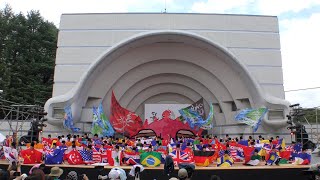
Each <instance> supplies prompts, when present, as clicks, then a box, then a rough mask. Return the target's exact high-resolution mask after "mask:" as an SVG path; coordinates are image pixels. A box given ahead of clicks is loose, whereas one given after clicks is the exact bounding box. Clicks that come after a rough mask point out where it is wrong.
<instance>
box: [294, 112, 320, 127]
mask: <svg viewBox="0 0 320 180" xmlns="http://www.w3.org/2000/svg"><path fill="white" fill-rule="evenodd" d="M302 112H303V113H304V114H305V115H304V116H302V117H298V118H297V119H296V120H297V121H300V122H301V123H307V122H306V119H307V120H308V122H309V123H311V124H315V123H316V120H317V117H318V123H320V109H319V108H318V109H316V108H308V109H302ZM305 118H306V119H305Z"/></svg>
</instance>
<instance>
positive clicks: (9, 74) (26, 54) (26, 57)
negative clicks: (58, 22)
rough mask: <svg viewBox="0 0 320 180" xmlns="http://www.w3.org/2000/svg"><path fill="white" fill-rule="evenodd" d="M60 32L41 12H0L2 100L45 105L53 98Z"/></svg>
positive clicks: (7, 10)
mask: <svg viewBox="0 0 320 180" xmlns="http://www.w3.org/2000/svg"><path fill="white" fill-rule="evenodd" d="M57 34H58V30H57V28H56V26H55V25H54V24H53V23H50V22H48V21H46V20H44V19H43V17H41V15H40V13H39V11H34V10H32V11H30V12H28V14H27V15H23V14H22V13H19V14H14V13H13V11H12V9H11V7H10V6H8V5H7V6H6V7H5V8H4V9H3V10H0V89H3V91H4V92H3V95H2V96H3V98H4V99H7V100H10V101H14V102H17V103H20V104H38V105H41V106H42V105H43V104H44V103H45V101H46V100H47V99H49V98H50V97H51V94H52V85H53V71H54V62H55V53H56V44H57Z"/></svg>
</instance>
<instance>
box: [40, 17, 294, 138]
mask: <svg viewBox="0 0 320 180" xmlns="http://www.w3.org/2000/svg"><path fill="white" fill-rule="evenodd" d="M112 90H114V92H115V95H116V97H117V99H118V100H119V102H120V104H121V105H122V106H123V107H126V108H128V109H129V110H132V111H135V112H136V113H138V114H139V115H141V116H142V117H143V114H144V104H145V103H148V104H152V103H162V104H163V103H181V104H191V103H192V102H194V101H197V100H198V99H200V97H203V98H204V99H205V104H206V109H208V107H209V104H210V103H213V104H214V108H215V111H216V112H215V125H225V124H235V121H234V120H233V119H234V115H235V114H236V113H237V111H238V110H240V109H243V108H247V107H268V108H269V110H270V112H269V113H268V115H267V116H266V118H265V119H264V123H263V125H262V128H260V129H259V131H261V132H279V131H280V130H281V129H283V127H285V126H286V119H285V115H286V114H287V113H288V105H289V103H288V102H287V101H285V100H284V89H283V75H282V64H281V51H280V38H279V29H278V20H277V17H274V16H251V15H222V14H169V13H168V14H167V13H164V14H149V13H147V14H143V13H142V14H139V13H133V14H132V13H128V14H126V13H125V14H122V13H120V14H63V15H62V17H61V22H60V31H59V38H58V49H57V57H56V67H55V76H54V87H53V98H51V99H50V100H48V101H47V102H46V105H45V109H46V111H47V112H48V119H49V122H50V123H51V124H52V125H58V126H60V125H61V124H62V121H61V119H62V113H63V107H64V106H66V105H71V106H72V111H73V117H74V121H75V122H79V123H81V122H82V123H86V122H87V126H88V127H89V126H90V123H89V122H91V119H92V118H91V117H92V112H91V108H92V106H93V105H98V104H99V103H100V102H101V101H102V102H103V105H104V109H105V110H106V113H107V115H109V109H110V101H111V100H110V99H111V92H112ZM207 113H208V112H207ZM81 127H82V126H81ZM50 128H51V127H50ZM56 128H57V127H56ZM223 132H224V133H230V132H233V133H243V132H251V130H250V128H247V127H246V126H241V127H240V126H239V127H229V128H224V130H223Z"/></svg>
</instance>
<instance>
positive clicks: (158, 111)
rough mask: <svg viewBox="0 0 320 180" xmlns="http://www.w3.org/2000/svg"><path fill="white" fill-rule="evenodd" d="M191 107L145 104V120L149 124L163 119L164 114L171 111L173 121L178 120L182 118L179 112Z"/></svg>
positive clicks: (185, 105) (186, 105) (184, 105)
mask: <svg viewBox="0 0 320 180" xmlns="http://www.w3.org/2000/svg"><path fill="white" fill-rule="evenodd" d="M188 106H190V104H145V106H144V118H145V119H147V120H148V122H149V123H151V122H153V121H154V120H155V119H162V113H163V112H164V111H166V110H170V111H171V117H170V118H171V119H176V118H177V117H179V116H180V113H179V110H180V109H182V108H185V107H188Z"/></svg>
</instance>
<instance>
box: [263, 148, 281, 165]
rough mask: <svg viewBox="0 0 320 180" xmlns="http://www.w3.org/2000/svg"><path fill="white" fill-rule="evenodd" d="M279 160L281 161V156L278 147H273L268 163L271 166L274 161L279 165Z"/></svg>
mask: <svg viewBox="0 0 320 180" xmlns="http://www.w3.org/2000/svg"><path fill="white" fill-rule="evenodd" d="M279 161H280V158H279V156H278V154H277V149H276V148H272V151H271V153H270V157H269V160H267V162H266V165H268V166H271V165H272V164H273V163H275V164H276V165H278V164H279Z"/></svg>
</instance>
